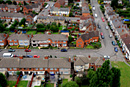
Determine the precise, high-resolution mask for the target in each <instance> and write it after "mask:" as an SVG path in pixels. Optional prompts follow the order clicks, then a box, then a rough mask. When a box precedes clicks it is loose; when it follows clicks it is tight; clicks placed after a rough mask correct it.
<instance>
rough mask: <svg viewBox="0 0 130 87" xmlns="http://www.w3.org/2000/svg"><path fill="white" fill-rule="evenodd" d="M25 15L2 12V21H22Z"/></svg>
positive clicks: (0, 16) (0, 17) (0, 15)
mask: <svg viewBox="0 0 130 87" xmlns="http://www.w3.org/2000/svg"><path fill="white" fill-rule="evenodd" d="M24 17H25V15H23V14H21V13H9V12H0V19H1V20H5V21H6V22H11V21H15V20H18V21H21V19H23V18H24Z"/></svg>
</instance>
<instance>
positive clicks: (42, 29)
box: [37, 28, 46, 32]
mask: <svg viewBox="0 0 130 87" xmlns="http://www.w3.org/2000/svg"><path fill="white" fill-rule="evenodd" d="M45 30H46V29H45V28H37V31H38V32H44V31H45Z"/></svg>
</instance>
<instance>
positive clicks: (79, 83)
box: [75, 77, 82, 86]
mask: <svg viewBox="0 0 130 87" xmlns="http://www.w3.org/2000/svg"><path fill="white" fill-rule="evenodd" d="M75 82H76V83H77V84H78V85H79V86H81V84H82V79H81V78H79V77H75Z"/></svg>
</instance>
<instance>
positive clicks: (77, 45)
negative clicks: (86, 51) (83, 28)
mask: <svg viewBox="0 0 130 87" xmlns="http://www.w3.org/2000/svg"><path fill="white" fill-rule="evenodd" d="M76 47H81V48H83V47H84V41H83V40H82V39H81V37H80V38H79V39H78V40H76Z"/></svg>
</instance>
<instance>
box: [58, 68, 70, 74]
mask: <svg viewBox="0 0 130 87" xmlns="http://www.w3.org/2000/svg"><path fill="white" fill-rule="evenodd" d="M59 72H60V73H62V74H70V69H69V68H59Z"/></svg>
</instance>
